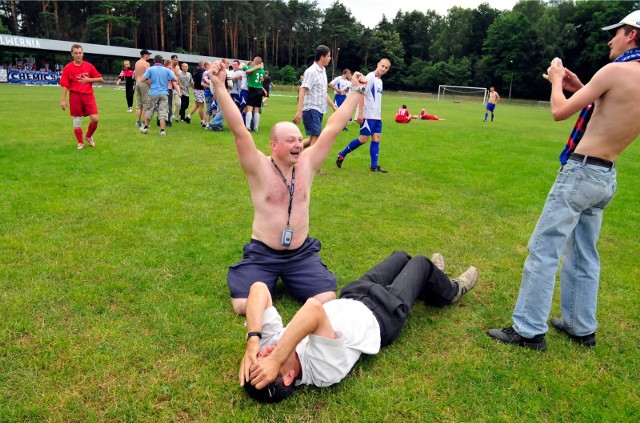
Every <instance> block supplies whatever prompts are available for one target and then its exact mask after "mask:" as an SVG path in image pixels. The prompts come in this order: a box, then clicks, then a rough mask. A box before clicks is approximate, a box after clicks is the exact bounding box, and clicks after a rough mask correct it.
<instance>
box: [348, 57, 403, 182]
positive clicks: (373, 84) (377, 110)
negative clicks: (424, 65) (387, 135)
mask: <svg viewBox="0 0 640 423" xmlns="http://www.w3.org/2000/svg"><path fill="white" fill-rule="evenodd" d="M390 67H391V61H389V59H387V58H384V59H381V60H380V61H379V62H378V66H377V67H376V70H374V71H373V72H371V73H369V74H368V75H367V86H366V92H365V93H364V94H365V95H364V96H363V97H364V98H362V99H361V100H360V104H359V105H358V118H357V120H358V123H359V124H360V136H359V137H358V138H355V139H353V140H352V141H351V142H350V143H349V144H347V146H346V147H345V148H344V150H342V151H341V152H340V153H339V154H338V158H337V159H336V165H337V166H338V168H341V167H342V163H343V162H344V159H345V157H346V156H347V154H349V153H351V152H352V151H353V150H355V149H356V148H358V147H360V146H361V145H362V144H366V143H367V141H369V139H371V145H370V146H369V154H370V155H371V171H372V172H381V173H387V171H386V170H385V169H383V168H381V167H380V165H378V154H379V152H380V136H381V134H382V79H380V78H382V76H383V75H384V74H386V73H387V72H388V71H389V68H390Z"/></svg>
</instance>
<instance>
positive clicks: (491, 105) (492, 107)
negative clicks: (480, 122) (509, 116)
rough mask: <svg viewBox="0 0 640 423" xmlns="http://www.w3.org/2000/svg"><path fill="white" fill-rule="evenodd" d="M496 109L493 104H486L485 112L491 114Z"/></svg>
mask: <svg viewBox="0 0 640 423" xmlns="http://www.w3.org/2000/svg"><path fill="white" fill-rule="evenodd" d="M495 109H496V104H495V103H487V110H488V111H490V112H493V111H494V110H495Z"/></svg>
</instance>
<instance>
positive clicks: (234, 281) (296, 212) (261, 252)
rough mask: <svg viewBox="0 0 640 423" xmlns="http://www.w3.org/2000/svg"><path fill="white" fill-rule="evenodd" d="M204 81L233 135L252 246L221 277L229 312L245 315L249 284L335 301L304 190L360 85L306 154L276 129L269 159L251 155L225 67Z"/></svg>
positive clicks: (290, 132)
mask: <svg viewBox="0 0 640 423" xmlns="http://www.w3.org/2000/svg"><path fill="white" fill-rule="evenodd" d="M209 76H210V79H211V82H212V84H213V86H214V89H215V92H216V95H217V99H218V105H219V107H220V108H221V109H222V112H223V113H224V116H225V119H227V123H228V125H229V128H230V129H231V131H232V132H233V136H234V139H235V144H236V149H237V151H238V159H239V161H240V167H241V168H242V170H243V171H244V173H245V175H246V176H247V181H248V182H249V189H250V191H251V198H252V200H253V209H254V219H253V227H252V233H251V242H249V243H248V244H246V245H245V247H244V255H243V259H242V260H241V261H240V262H238V263H236V264H234V265H232V266H230V267H229V273H228V275H227V282H228V284H229V288H230V290H231V302H232V304H233V310H234V311H235V312H236V313H238V314H245V309H246V302H247V297H248V296H249V290H250V288H251V285H253V283H254V282H256V281H261V282H264V283H265V284H266V285H267V287H268V288H269V290H270V291H273V290H274V288H275V286H276V283H277V281H278V278H281V279H282V281H283V282H284V284H285V285H286V286H287V288H288V289H289V292H290V293H291V294H292V295H293V296H294V297H296V298H297V299H299V300H301V301H304V300H306V299H308V298H311V297H314V298H316V299H317V300H318V301H320V302H321V303H324V302H327V301H330V300H333V299H335V298H336V294H335V291H336V289H337V283H336V277H335V275H334V274H333V273H331V272H330V271H329V270H328V269H327V267H326V266H325V265H324V263H322V260H321V259H320V255H319V254H318V252H319V251H320V242H319V241H318V240H316V239H313V238H310V237H309V202H310V200H311V184H312V183H313V177H314V176H315V174H316V171H317V170H318V169H319V168H320V166H321V165H322V163H323V162H324V160H325V159H326V158H327V156H328V155H329V152H330V151H331V148H332V147H333V143H334V141H335V138H336V137H337V136H338V134H339V133H340V132H341V131H342V128H344V125H345V124H346V123H347V122H348V121H349V117H350V116H351V115H352V114H353V110H354V109H355V107H356V104H357V102H358V100H359V97H360V96H361V95H362V94H361V93H360V92H359V91H358V90H356V88H357V87H358V86H359V85H360V84H361V79H362V80H364V77H363V76H362V74H360V73H356V74H354V78H353V85H354V91H353V92H352V93H350V94H349V96H348V97H347V99H346V100H345V103H344V104H343V106H342V107H340V108H339V109H338V111H336V112H335V113H334V114H333V115H331V117H330V118H329V120H328V122H327V125H326V127H325V128H324V130H323V131H322V133H321V134H320V137H319V138H318V141H317V142H316V143H315V144H314V145H313V146H312V147H310V148H308V149H306V150H304V151H303V148H302V133H301V132H300V129H298V127H297V126H296V125H295V124H293V123H291V122H279V123H277V124H275V125H274V126H273V128H272V129H271V133H270V141H269V147H270V149H271V156H270V157H269V156H266V155H265V154H264V153H262V152H261V151H260V150H258V149H257V148H256V145H255V143H254V141H253V138H252V137H251V134H250V133H249V131H247V128H246V127H245V122H244V121H243V119H242V115H241V114H240V111H239V110H238V107H237V106H236V105H235V103H234V102H233V99H232V98H231V95H230V94H229V93H228V92H227V90H226V89H225V84H226V66H225V65H224V64H222V63H221V62H215V63H214V64H213V65H211V68H210V70H209Z"/></svg>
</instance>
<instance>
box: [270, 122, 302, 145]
mask: <svg viewBox="0 0 640 423" xmlns="http://www.w3.org/2000/svg"><path fill="white" fill-rule="evenodd" d="M292 131H293V132H296V131H297V132H298V133H300V128H298V127H297V126H296V125H295V124H294V123H293V122H287V121H284V122H278V123H276V124H275V125H273V127H272V128H271V133H270V134H269V138H270V139H271V141H278V140H281V139H283V137H286V135H288V134H290V133H291V132H292Z"/></svg>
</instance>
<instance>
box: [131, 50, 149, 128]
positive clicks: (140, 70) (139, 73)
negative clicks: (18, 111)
mask: <svg viewBox="0 0 640 423" xmlns="http://www.w3.org/2000/svg"><path fill="white" fill-rule="evenodd" d="M150 56H151V53H149V51H148V50H141V51H140V59H139V60H138V61H137V62H136V66H135V73H134V74H133V76H134V77H135V79H136V126H139V127H142V126H143V124H142V121H143V120H144V118H143V116H144V115H143V111H144V109H145V107H144V106H145V104H146V103H147V100H148V99H149V84H147V83H146V82H144V83H143V82H142V81H143V80H144V76H143V75H144V73H145V72H146V71H147V69H149V66H151V65H150V64H149V57H150Z"/></svg>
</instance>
